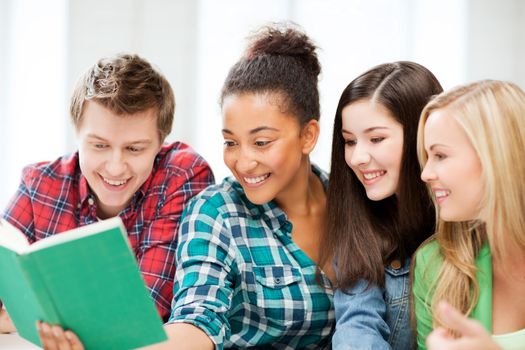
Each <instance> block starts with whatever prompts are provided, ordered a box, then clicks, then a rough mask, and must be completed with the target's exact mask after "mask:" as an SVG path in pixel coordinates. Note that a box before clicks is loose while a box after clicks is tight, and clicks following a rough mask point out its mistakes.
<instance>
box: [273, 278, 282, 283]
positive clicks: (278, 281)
mask: <svg viewBox="0 0 525 350" xmlns="http://www.w3.org/2000/svg"><path fill="white" fill-rule="evenodd" d="M273 281H274V282H275V284H281V279H280V278H279V277H276V278H274V279H273Z"/></svg>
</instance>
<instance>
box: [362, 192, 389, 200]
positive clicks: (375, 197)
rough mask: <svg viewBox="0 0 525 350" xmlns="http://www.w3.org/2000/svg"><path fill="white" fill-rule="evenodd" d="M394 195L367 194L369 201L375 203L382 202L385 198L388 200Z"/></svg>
mask: <svg viewBox="0 0 525 350" xmlns="http://www.w3.org/2000/svg"><path fill="white" fill-rule="evenodd" d="M391 195H392V193H386V192H367V193H366V196H367V197H368V199H370V200H371V201H374V202H378V201H382V200H383V199H385V198H388V197H390V196H391Z"/></svg>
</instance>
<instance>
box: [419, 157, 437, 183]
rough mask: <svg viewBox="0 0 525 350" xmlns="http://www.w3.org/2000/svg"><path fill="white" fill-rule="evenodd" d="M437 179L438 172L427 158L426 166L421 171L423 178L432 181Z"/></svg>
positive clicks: (425, 180)
mask: <svg viewBox="0 0 525 350" xmlns="http://www.w3.org/2000/svg"><path fill="white" fill-rule="evenodd" d="M436 179H437V176H436V173H435V171H434V169H432V164H430V162H429V161H428V160H427V162H426V163H425V166H424V167H423V171H422V172H421V180H423V181H424V182H431V181H434V180H436Z"/></svg>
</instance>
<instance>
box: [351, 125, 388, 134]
mask: <svg viewBox="0 0 525 350" xmlns="http://www.w3.org/2000/svg"><path fill="white" fill-rule="evenodd" d="M388 129H389V128H387V127H386V126H373V127H371V128H368V129H365V130H364V133H365V134H367V133H369V132H372V131H375V130H388ZM341 131H342V132H344V133H347V134H351V132H350V131H348V130H345V129H341Z"/></svg>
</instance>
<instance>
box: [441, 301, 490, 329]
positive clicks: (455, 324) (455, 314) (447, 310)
mask: <svg viewBox="0 0 525 350" xmlns="http://www.w3.org/2000/svg"><path fill="white" fill-rule="evenodd" d="M438 313H439V314H440V316H441V319H442V320H443V322H444V323H445V324H446V325H447V326H448V327H449V328H451V329H453V330H455V331H458V332H459V333H460V334H461V335H463V336H467V337H473V336H480V335H483V334H484V333H486V331H485V329H484V328H483V326H482V325H481V324H480V323H479V322H476V321H473V320H469V319H468V318H467V317H466V316H465V315H463V314H461V313H460V312H459V311H458V310H456V309H455V308H454V307H452V306H451V305H450V304H449V303H447V302H445V301H441V302H440V303H439V305H438Z"/></svg>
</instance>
